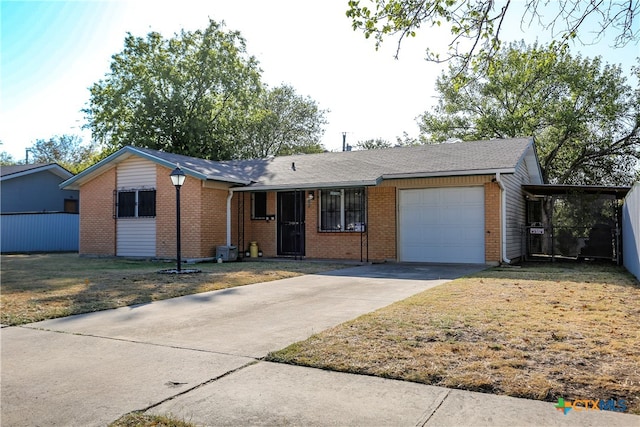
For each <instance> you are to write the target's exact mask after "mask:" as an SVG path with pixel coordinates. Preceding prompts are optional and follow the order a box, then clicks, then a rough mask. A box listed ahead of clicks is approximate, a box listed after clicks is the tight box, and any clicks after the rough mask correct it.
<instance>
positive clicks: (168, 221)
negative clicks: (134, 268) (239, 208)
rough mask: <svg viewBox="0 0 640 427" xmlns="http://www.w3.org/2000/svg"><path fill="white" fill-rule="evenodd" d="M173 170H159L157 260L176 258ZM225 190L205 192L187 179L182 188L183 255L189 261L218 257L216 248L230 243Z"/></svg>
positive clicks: (201, 187) (208, 189)
mask: <svg viewBox="0 0 640 427" xmlns="http://www.w3.org/2000/svg"><path fill="white" fill-rule="evenodd" d="M170 173H171V169H169V168H165V167H164V166H160V165H158V166H157V167H156V174H157V188H156V256H157V257H158V258H172V259H173V258H175V257H176V249H177V248H176V189H175V187H174V186H173V185H172V184H171V180H170V179H169V174H170ZM227 194H228V191H227V190H226V189H217V188H205V187H204V186H203V185H202V181H201V180H199V179H197V178H194V177H191V176H187V177H186V179H185V181H184V184H183V185H182V187H181V188H180V246H181V248H180V252H181V256H182V258H183V259H186V258H210V257H214V256H215V252H216V246H221V245H226V243H227Z"/></svg>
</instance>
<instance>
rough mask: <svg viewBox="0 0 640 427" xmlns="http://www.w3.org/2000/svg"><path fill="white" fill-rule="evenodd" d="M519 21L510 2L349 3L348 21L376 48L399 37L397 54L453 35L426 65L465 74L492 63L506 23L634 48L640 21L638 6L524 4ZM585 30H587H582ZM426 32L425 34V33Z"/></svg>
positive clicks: (570, 0)
mask: <svg viewBox="0 0 640 427" xmlns="http://www.w3.org/2000/svg"><path fill="white" fill-rule="evenodd" d="M523 3H524V4H522V3H521V5H522V6H523V9H522V12H521V15H520V16H519V17H518V14H517V12H515V11H514V9H515V7H514V4H515V1H512V0H502V1H499V0H498V1H496V0H370V1H364V0H362V1H361V0H349V6H348V10H347V16H348V17H350V18H351V21H352V25H353V28H354V29H355V30H360V31H362V32H363V33H364V35H365V37H367V38H369V37H371V36H373V37H374V38H375V40H376V48H377V47H379V46H380V44H381V43H382V41H383V40H384V39H385V38H387V37H389V36H395V37H397V43H398V47H397V51H396V56H397V53H398V52H399V50H400V45H401V43H402V41H403V39H404V38H406V37H412V36H415V35H416V33H417V31H420V30H422V31H424V30H425V27H427V28H440V27H442V28H446V29H447V30H449V31H450V33H451V38H450V39H449V43H448V46H449V48H448V50H447V52H438V51H433V50H431V49H427V59H428V60H431V61H435V62H443V61H448V60H451V59H457V60H458V61H456V64H457V65H458V67H460V68H459V69H460V70H461V69H463V68H466V66H467V65H469V63H470V61H471V59H472V58H473V57H474V55H477V57H478V58H479V59H480V61H479V62H477V63H476V65H478V64H479V63H481V64H486V63H487V62H490V60H491V58H492V57H493V56H494V54H496V53H497V52H498V51H499V50H500V48H501V34H500V30H501V29H502V26H503V24H504V23H505V21H506V20H515V19H518V18H519V20H520V23H521V26H529V25H531V24H536V25H538V26H539V27H541V28H542V29H544V30H545V31H548V32H550V34H551V36H552V37H553V38H554V39H555V40H559V41H560V42H561V43H567V42H568V41H569V40H573V39H578V40H580V41H582V42H584V43H590V42H593V41H594V40H597V39H599V38H601V37H602V36H603V34H604V33H605V32H610V33H611V34H613V35H614V37H615V46H616V47H621V46H624V45H626V44H627V43H630V42H637V41H638V39H639V38H640V30H639V29H638V26H637V25H636V23H635V20H636V19H637V18H638V16H640V2H638V1H637V0H610V1H585V0H557V1H552V2H550V1H548V0H527V1H526V2H523ZM585 27H586V29H585ZM427 31H428V30H427Z"/></svg>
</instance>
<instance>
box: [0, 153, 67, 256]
mask: <svg viewBox="0 0 640 427" xmlns="http://www.w3.org/2000/svg"><path fill="white" fill-rule="evenodd" d="M71 177H73V174H72V173H71V172H69V171H67V170H66V169H64V168H63V167H61V166H60V165H58V164H56V163H49V164H26V165H12V166H1V167H0V198H1V199H0V211H1V213H2V217H1V220H2V221H1V223H0V226H1V234H2V243H1V246H0V250H1V251H2V252H5V253H6V252H53V251H56V252H57V251H77V250H78V203H79V193H78V191H77V190H62V189H60V188H59V184H60V183H61V182H63V181H65V180H68V179H69V178H71Z"/></svg>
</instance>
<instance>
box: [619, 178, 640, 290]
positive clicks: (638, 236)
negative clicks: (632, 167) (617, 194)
mask: <svg viewBox="0 0 640 427" xmlns="http://www.w3.org/2000/svg"><path fill="white" fill-rule="evenodd" d="M622 256H623V259H624V266H625V267H626V268H627V270H629V271H630V272H631V274H633V275H634V276H636V277H637V278H638V280H640V182H637V183H636V184H635V185H634V186H633V188H632V189H631V191H630V192H629V194H627V197H626V198H625V200H624V206H623V207H622Z"/></svg>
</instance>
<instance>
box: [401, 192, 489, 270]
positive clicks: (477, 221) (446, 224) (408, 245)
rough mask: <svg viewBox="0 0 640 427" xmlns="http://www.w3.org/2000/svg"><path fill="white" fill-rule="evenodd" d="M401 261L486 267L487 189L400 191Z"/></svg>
mask: <svg viewBox="0 0 640 427" xmlns="http://www.w3.org/2000/svg"><path fill="white" fill-rule="evenodd" d="M399 211H400V212H399V213H400V216H399V220H400V221H399V227H400V234H399V239H400V242H399V248H400V260H401V261H408V262H452V263H484V188H483V187H459V188H429V189H411V190H401V191H400V208H399Z"/></svg>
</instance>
